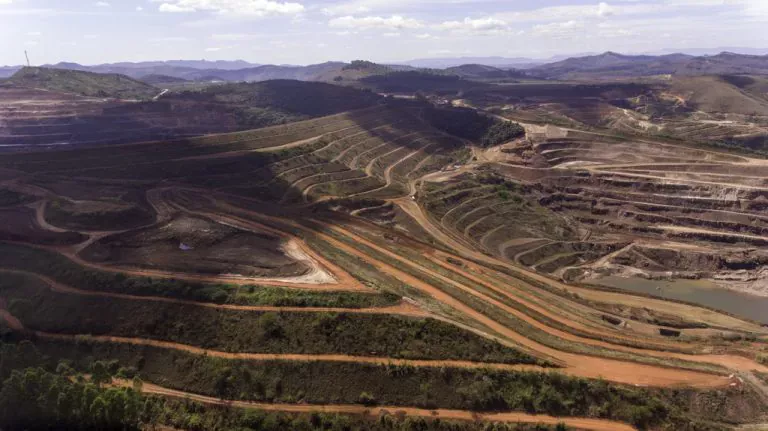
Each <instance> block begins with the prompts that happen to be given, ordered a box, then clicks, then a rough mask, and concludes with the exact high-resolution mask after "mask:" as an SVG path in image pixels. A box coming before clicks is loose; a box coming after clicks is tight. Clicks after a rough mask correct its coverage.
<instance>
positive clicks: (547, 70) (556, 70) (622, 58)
mask: <svg viewBox="0 0 768 431" xmlns="http://www.w3.org/2000/svg"><path fill="white" fill-rule="evenodd" d="M692 58H693V57H691V56H689V55H685V54H669V55H662V56H652V55H623V54H618V53H615V52H610V51H609V52H606V53H603V54H600V55H591V56H586V57H573V58H569V59H566V60H563V61H558V62H555V63H549V64H544V65H541V66H536V67H534V68H532V69H530V73H531V74H534V75H538V76H540V77H543V78H550V79H552V78H556V79H574V78H586V77H592V78H614V77H627V76H648V75H664V74H674V73H675V72H676V71H677V70H678V69H679V68H680V67H681V65H682V64H685V62H687V61H689V60H690V59H692Z"/></svg>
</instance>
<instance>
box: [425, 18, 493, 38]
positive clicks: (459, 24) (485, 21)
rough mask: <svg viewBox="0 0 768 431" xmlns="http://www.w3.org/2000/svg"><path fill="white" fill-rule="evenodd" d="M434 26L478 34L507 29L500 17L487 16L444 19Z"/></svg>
mask: <svg viewBox="0 0 768 431" xmlns="http://www.w3.org/2000/svg"><path fill="white" fill-rule="evenodd" d="M436 28H438V29H440V30H452V31H459V32H468V33H476V34H479V33H499V32H503V31H506V30H507V29H508V25H507V23H506V22H505V21H502V20H500V19H497V18H493V17H487V18H479V19H471V18H464V21H446V22H443V23H442V24H438V25H437V26H436Z"/></svg>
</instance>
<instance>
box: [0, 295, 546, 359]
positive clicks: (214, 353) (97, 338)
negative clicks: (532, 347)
mask: <svg viewBox="0 0 768 431" xmlns="http://www.w3.org/2000/svg"><path fill="white" fill-rule="evenodd" d="M0 317H3V318H4V319H7V320H6V322H7V323H9V325H16V327H15V328H14V329H17V330H24V329H23V322H19V321H18V319H16V318H15V317H13V315H11V314H10V313H8V312H7V311H6V310H0ZM19 325H21V328H19V327H18V326H19ZM31 332H32V333H33V334H34V335H35V337H38V338H41V339H47V340H60V341H68V342H73V343H74V342H76V341H77V340H79V339H82V338H83V337H85V338H86V339H87V340H89V341H92V342H98V343H112V344H130V345H133V346H151V347H158V348H161V349H168V350H177V351H181V352H187V353H191V354H194V355H201V356H209V357H214V358H221V359H228V360H246V361H290V362H346V363H355V364H370V365H397V366H408V367H428V368H443V367H448V368H464V369H470V370H474V369H493V370H499V371H532V372H547V371H553V370H554V369H552V368H544V367H540V366H536V365H514V364H497V363H489V362H471V361H459V360H421V359H397V358H385V357H374V356H371V357H369V356H352V355H341V354H329V355H319V354H318V355H312V354H292V353H232V352H223V351H219V350H210V349H203V348H201V347H196V346H190V345H188V344H181V343H173V342H170V341H160V340H149V339H146V338H129V337H112V336H108V335H87V334H54V333H50V332H42V331H31Z"/></svg>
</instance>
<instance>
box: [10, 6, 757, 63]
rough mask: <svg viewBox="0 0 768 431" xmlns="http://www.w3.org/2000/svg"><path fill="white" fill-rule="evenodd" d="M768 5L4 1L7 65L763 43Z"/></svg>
mask: <svg viewBox="0 0 768 431" xmlns="http://www.w3.org/2000/svg"><path fill="white" fill-rule="evenodd" d="M766 28H768V0H607V1H605V2H596V1H590V0H100V1H99V0H96V1H94V0H0V65H2V64H20V63H22V62H23V59H24V53H23V51H24V50H25V49H26V50H28V51H29V53H30V57H31V60H32V62H33V63H35V64H43V63H53V62H58V61H75V62H79V63H83V64H96V63H104V62H115V61H140V60H163V59H202V58H205V59H210V60H218V59H238V58H240V59H244V60H248V61H251V62H256V63H292V64H309V63H317V62H322V61H326V60H352V59H358V58H360V59H370V60H374V61H381V62H385V61H398V60H407V59H412V58H421V57H458V56H491V55H497V56H506V57H515V56H525V57H533V58H546V57H549V56H552V55H559V54H574V53H584V52H602V51H607V50H613V51H620V52H628V53H639V52H649V51H659V50H662V49H679V50H685V49H686V48H715V47H723V46H726V47H751V48H766V53H768V31H766Z"/></svg>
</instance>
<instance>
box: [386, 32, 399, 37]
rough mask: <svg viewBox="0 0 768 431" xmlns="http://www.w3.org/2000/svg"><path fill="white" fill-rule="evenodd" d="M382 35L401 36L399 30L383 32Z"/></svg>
mask: <svg viewBox="0 0 768 431" xmlns="http://www.w3.org/2000/svg"><path fill="white" fill-rule="evenodd" d="M382 36H384V37H400V32H399V31H392V32H388V33H384V34H382Z"/></svg>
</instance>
